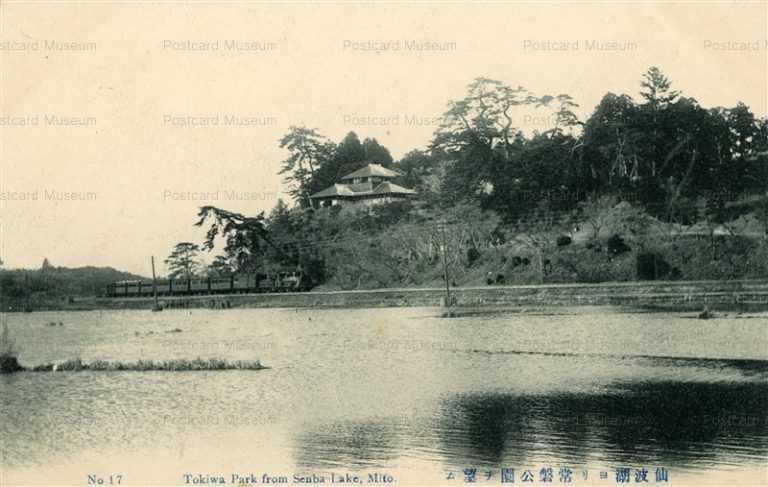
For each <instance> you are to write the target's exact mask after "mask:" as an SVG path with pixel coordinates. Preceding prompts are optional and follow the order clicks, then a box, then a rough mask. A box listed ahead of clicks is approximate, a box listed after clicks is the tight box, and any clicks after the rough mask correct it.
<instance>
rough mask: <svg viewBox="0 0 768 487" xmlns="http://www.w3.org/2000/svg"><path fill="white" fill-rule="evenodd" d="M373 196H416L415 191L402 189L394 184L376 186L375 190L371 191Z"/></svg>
mask: <svg viewBox="0 0 768 487" xmlns="http://www.w3.org/2000/svg"><path fill="white" fill-rule="evenodd" d="M373 194H416V191H414V190H412V189H408V188H403V187H402V186H398V185H396V184H394V183H390V182H385V183H381V184H380V185H378V186H376V189H374V190H373Z"/></svg>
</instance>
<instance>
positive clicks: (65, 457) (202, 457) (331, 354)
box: [0, 308, 768, 485]
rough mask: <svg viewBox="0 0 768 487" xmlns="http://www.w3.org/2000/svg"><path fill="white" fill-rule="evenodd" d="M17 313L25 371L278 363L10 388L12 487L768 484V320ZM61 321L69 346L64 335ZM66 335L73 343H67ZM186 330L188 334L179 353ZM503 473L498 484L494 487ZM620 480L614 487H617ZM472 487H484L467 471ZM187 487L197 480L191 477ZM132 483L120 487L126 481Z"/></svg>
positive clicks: (61, 377)
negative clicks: (624, 479)
mask: <svg viewBox="0 0 768 487" xmlns="http://www.w3.org/2000/svg"><path fill="white" fill-rule="evenodd" d="M438 315H439V310H437V309H435V308H398V309H374V310H294V309H230V310H192V311H189V310H166V311H164V312H162V313H151V312H149V311H110V312H98V311H96V312H67V313H31V314H6V315H3V316H2V319H3V320H4V321H6V322H7V323H8V326H9V328H10V332H11V335H12V336H13V337H14V338H15V341H16V346H17V348H18V349H19V359H20V361H21V362H22V364H24V365H36V364H40V363H45V362H55V361H63V360H66V359H70V358H75V357H81V358H82V359H83V360H84V361H86V362H89V361H92V360H96V359H104V360H113V361H114V360H120V361H135V360H137V359H140V358H144V359H155V360H166V359H171V358H189V359H191V358H195V357H221V358H227V359H231V360H234V359H249V360H253V359H257V358H258V359H260V360H261V361H262V363H263V364H265V365H267V366H269V367H271V368H270V369H268V370H262V371H211V372H80V373H72V372H56V373H20V374H14V375H11V376H0V408H1V411H0V412H1V413H2V416H1V417H2V420H1V421H2V422H1V423H0V438H1V440H0V448H1V449H2V451H1V452H0V453H2V458H1V461H0V465H2V468H0V471H1V472H2V473H0V475H2V477H3V478H0V485H1V484H5V485H16V484H27V485H41V484H59V485H61V484H68V485H85V484H87V483H88V475H94V476H98V477H99V478H104V479H106V482H105V483H108V480H109V477H108V476H109V475H113V481H116V479H117V477H116V476H117V475H120V476H121V477H120V480H121V484H122V485H140V484H145V485H146V484H153V485H157V484H163V485H171V484H183V483H184V482H185V480H189V481H190V482H191V479H193V478H198V477H197V476H198V475H203V476H206V477H215V476H218V475H222V476H224V477H225V479H226V480H227V482H228V483H229V482H231V480H232V478H231V476H232V474H241V475H243V476H246V475H247V474H251V473H252V474H254V476H255V477H257V478H258V479H259V481H260V482H262V481H263V474H265V473H266V474H267V475H268V477H274V478H277V477H279V476H285V477H287V478H288V480H289V482H291V483H292V482H293V480H294V478H293V476H294V475H308V476H311V475H312V474H315V475H316V476H325V479H326V484H325V485H327V482H328V481H329V480H330V478H329V474H330V473H332V472H333V473H335V474H337V475H339V474H342V475H343V474H346V473H350V474H352V475H361V476H362V477H363V478H362V481H363V482H367V481H368V475H369V474H377V473H378V474H381V475H391V476H392V477H393V478H394V480H395V481H396V482H397V483H398V484H401V485H409V484H410V485H412V484H420V485H424V484H432V485H438V484H439V485H466V484H465V472H464V469H472V468H476V469H477V483H478V484H486V485H490V484H499V483H500V481H501V477H500V475H501V471H500V469H501V468H513V469H514V470H515V482H516V483H520V482H521V475H523V474H524V472H525V470H530V471H531V473H532V474H533V475H534V476H535V482H534V484H536V485H541V482H540V473H541V469H542V468H547V467H551V468H552V469H553V471H554V483H558V482H559V477H558V473H559V471H560V469H561V468H564V467H567V468H570V469H571V470H572V474H573V480H572V483H573V484H574V485H587V484H592V485H616V469H619V468H624V467H626V468H630V469H631V473H630V475H631V477H630V479H629V481H630V483H634V480H635V478H634V476H635V470H636V469H647V470H648V472H649V473H648V480H649V484H656V479H655V477H654V475H655V474H656V472H657V470H656V469H657V468H664V469H665V470H666V471H667V472H668V476H669V484H670V485H675V484H677V485H680V484H681V483H688V482H695V483H697V484H701V483H711V484H714V485H718V484H719V485H723V484H724V483H729V484H734V483H738V482H748V483H749V484H751V485H755V484H762V483H768V482H767V481H766V479H767V478H768V473H767V471H766V464H767V462H768V421H767V420H766V411H768V319H767V318H766V315H763V316H762V317H751V318H749V317H736V316H732V317H726V318H720V319H715V320H706V321H705V320H696V319H692V318H691V317H690V315H686V314H685V313H680V314H660V313H654V314H644V313H622V312H619V311H618V310H612V309H607V308H578V309H575V310H568V309H556V310H554V311H553V312H551V313H538V314H525V315H524V314H507V315H495V316H475V317H467V318H454V319H442V318H439V317H438ZM49 322H55V323H56V324H57V325H56V326H49V325H48V323H49ZM59 322H61V323H62V325H61V326H59V325H58V323H59ZM174 328H178V329H180V330H181V332H176V333H170V332H169V331H170V330H172V329H174ZM487 472H490V473H491V478H490V479H487V478H486V474H487ZM601 472H606V475H607V476H608V478H607V479H601V478H600V473H601ZM466 473H470V474H471V471H468V472H466ZM185 474H189V475H190V477H186V478H185V477H184V475H185ZM115 483H116V482H115Z"/></svg>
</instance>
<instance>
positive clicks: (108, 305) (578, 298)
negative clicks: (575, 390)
mask: <svg viewBox="0 0 768 487" xmlns="http://www.w3.org/2000/svg"><path fill="white" fill-rule="evenodd" d="M445 297H446V292H445V289H444V288H443V289H441V288H425V289H406V288H400V289H375V290H361V291H326V292H305V293H276V294H272V293H270V294H231V295H216V296H178V297H176V296H174V297H162V298H160V304H161V306H163V307H164V308H214V309H218V308H376V307H401V306H440V305H442V304H444V303H445ZM450 299H451V301H452V303H453V305H455V306H458V307H472V308H483V307H524V306H581V305H586V306H605V305H610V306H630V307H638V308H644V309H653V310H677V311H693V310H701V309H702V308H704V307H708V308H710V309H727V310H739V311H762V310H768V280H741V281H669V282H657V281H656V282H620V283H600V284H551V285H525V286H485V287H466V288H452V289H451V290H450ZM152 306H153V299H152V298H76V299H73V300H71V301H70V302H67V303H61V304H59V305H56V306H52V307H50V308H46V309H45V310H49V311H56V310H72V311H82V310H100V309H102V310H110V309H151V308H152Z"/></svg>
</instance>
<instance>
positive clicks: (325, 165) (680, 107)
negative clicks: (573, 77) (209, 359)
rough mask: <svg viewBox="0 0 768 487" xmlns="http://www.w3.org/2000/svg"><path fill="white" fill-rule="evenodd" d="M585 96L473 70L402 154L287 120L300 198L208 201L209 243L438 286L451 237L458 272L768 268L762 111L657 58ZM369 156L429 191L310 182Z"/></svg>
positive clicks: (336, 276) (456, 275)
mask: <svg viewBox="0 0 768 487" xmlns="http://www.w3.org/2000/svg"><path fill="white" fill-rule="evenodd" d="M577 108H578V105H577V104H576V100H574V99H573V98H572V97H571V96H569V95H567V94H560V95H556V96H552V95H537V94H535V93H533V92H531V91H529V90H527V89H525V88H523V87H519V86H518V87H512V86H510V85H507V84H505V83H502V82H500V81H496V80H491V79H485V78H478V79H476V80H475V81H473V82H472V83H471V84H470V85H469V86H468V89H467V92H466V94H465V96H464V98H462V99H460V100H455V101H451V102H449V104H448V107H447V110H446V112H445V114H444V116H443V118H442V121H443V123H442V124H441V125H440V126H439V127H438V128H437V129H436V130H435V132H434V135H433V137H432V140H431V141H430V142H429V144H428V146H427V148H426V149H424V150H413V151H411V152H409V153H407V154H406V155H405V156H404V157H403V158H402V159H400V160H398V161H395V160H393V159H392V156H391V155H390V152H389V151H388V150H387V149H386V148H385V147H383V146H382V145H381V144H380V143H379V142H378V141H377V140H376V139H372V138H365V139H363V140H362V141H361V140H360V138H359V137H358V135H357V134H355V133H354V132H350V133H349V134H348V135H347V136H346V137H344V138H343V139H342V140H341V141H340V142H338V143H335V142H333V141H331V140H329V139H328V138H327V137H325V136H323V135H322V134H320V133H319V132H318V131H317V130H315V129H310V128H306V127H291V128H290V130H289V131H288V133H287V134H286V135H285V136H284V137H283V138H282V139H281V140H280V142H279V143H280V147H282V148H284V149H286V150H287V151H288V157H287V158H286V159H285V161H284V162H283V167H282V170H281V174H283V175H284V177H285V181H286V183H287V184H288V185H289V188H290V194H291V196H292V197H293V199H294V202H295V205H293V206H289V205H286V204H285V203H284V202H282V201H279V202H278V203H277V205H276V206H275V207H274V209H273V210H272V211H271V213H270V214H268V215H265V214H260V215H256V216H246V215H241V214H237V213H232V212H229V211H227V210H225V209H221V208H215V207H203V208H201V209H200V214H199V218H200V219H199V221H198V223H197V224H198V225H200V226H206V227H207V228H208V234H207V238H206V241H205V242H204V244H203V247H202V248H203V249H207V250H212V249H213V248H214V247H215V246H216V245H217V242H220V241H221V240H220V239H221V238H223V240H224V245H223V253H221V255H219V256H218V257H217V258H216V260H215V261H214V263H213V264H212V265H211V266H209V267H208V270H207V272H208V273H209V274H214V275H221V274H224V275H226V274H229V273H233V272H255V271H265V270H266V271H269V270H271V269H276V268H279V267H281V266H301V268H302V269H303V270H304V271H305V272H306V273H307V274H309V275H310V276H311V279H312V280H313V281H314V283H315V284H326V285H327V286H328V287H332V288H360V287H381V286H409V285H425V284H427V285H428V284H438V283H439V282H440V281H441V280H442V279H443V274H442V270H441V265H440V264H441V258H442V254H443V251H444V253H445V256H446V260H447V263H448V266H449V268H450V277H449V279H450V280H451V283H452V284H455V285H463V284H472V283H474V284H477V283H483V282H485V283H488V284H496V283H511V282H544V281H547V282H569V281H590V282H594V281H605V280H632V279H659V278H669V279H677V278H686V279H705V278H740V277H756V276H760V277H763V276H765V275H768V269H767V268H766V266H768V264H767V263H766V257H768V252H767V251H766V235H768V205H767V204H766V200H767V199H768V197H767V195H766V187H767V184H766V181H768V120H767V119H766V118H758V117H755V115H754V114H753V113H752V112H751V111H750V109H749V107H747V106H746V105H744V104H742V103H739V104H738V105H736V106H735V107H732V108H721V107H718V108H705V107H702V106H701V105H700V104H699V103H698V102H697V101H696V100H695V99H693V98H690V97H686V96H684V95H683V94H681V93H680V92H679V91H677V90H675V89H673V87H672V83H671V82H670V81H669V80H668V79H667V78H666V77H665V76H664V74H663V73H662V72H661V71H660V70H659V69H657V68H650V69H649V70H648V71H647V72H646V73H644V74H643V75H642V77H641V79H640V82H639V98H637V99H634V98H632V97H631V96H629V95H626V94H621V95H617V94H613V93H608V94H606V95H605V96H604V97H603V99H602V100H601V101H600V103H599V105H598V106H597V107H596V108H595V110H594V112H593V113H592V114H591V115H590V116H589V118H587V119H586V120H585V121H581V120H579V119H578V117H577V116H576V114H575V110H576V109H577ZM520 121H523V122H525V121H543V122H544V123H540V126H541V128H542V129H543V130H534V131H532V133H527V132H530V131H524V130H523V129H524V128H525V127H523V125H526V124H525V123H522V124H521V123H520ZM528 125H530V124H528ZM369 162H373V163H378V164H382V165H383V166H385V167H389V168H392V169H394V170H396V171H399V172H400V173H401V174H402V176H401V177H400V178H399V179H398V180H396V181H395V182H396V183H398V184H401V185H403V186H405V187H410V188H414V189H416V190H417V191H418V198H416V199H415V200H413V201H404V202H399V203H390V204H386V205H379V206H373V207H361V206H354V205H349V206H346V207H344V206H341V207H340V206H335V207H331V208H322V209H318V208H313V206H312V202H311V199H310V195H311V194H313V193H315V192H317V191H320V190H322V189H323V188H326V187H328V186H330V185H332V184H334V183H336V182H338V181H339V178H340V177H341V176H343V175H345V174H347V173H350V172H352V171H354V170H356V169H358V168H360V167H363V166H364V165H365V164H367V163H369ZM181 267H185V266H183V265H182V266H181ZM187 267H188V266H187Z"/></svg>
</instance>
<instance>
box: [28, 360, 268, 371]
mask: <svg viewBox="0 0 768 487" xmlns="http://www.w3.org/2000/svg"><path fill="white" fill-rule="evenodd" d="M266 368H268V367H265V366H264V365H262V364H261V362H260V361H259V360H254V361H251V360H235V361H228V360H223V359H219V358H208V359H203V358H199V357H198V358H196V359H192V360H189V359H172V360H163V361H155V360H144V359H140V360H138V361H136V362H118V361H115V362H111V361H107V360H95V361H93V362H91V363H83V362H82V360H80V359H79V358H78V359H71V360H67V361H65V362H61V363H58V364H53V363H48V364H41V365H36V366H34V367H30V368H28V369H22V370H29V371H31V372H59V371H63V372H80V371H86V370H92V371H99V372H116V371H134V372H151V371H164V372H187V371H206V370H262V369H266Z"/></svg>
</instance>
